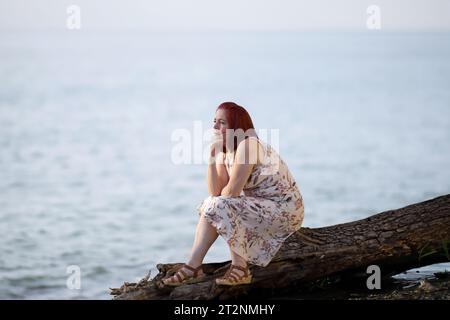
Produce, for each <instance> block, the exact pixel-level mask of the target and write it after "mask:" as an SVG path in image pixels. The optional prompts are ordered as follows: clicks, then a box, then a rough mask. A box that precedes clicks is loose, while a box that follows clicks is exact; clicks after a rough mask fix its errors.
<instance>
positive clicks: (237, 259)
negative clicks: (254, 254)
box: [228, 246, 247, 267]
mask: <svg viewBox="0 0 450 320" xmlns="http://www.w3.org/2000/svg"><path fill="white" fill-rule="evenodd" d="M228 247H229V248H230V254H231V263H232V264H234V265H236V266H241V267H246V266H247V261H245V259H244V258H242V257H241V256H240V255H238V254H237V253H236V252H234V251H233V250H232V249H231V247H230V246H228Z"/></svg>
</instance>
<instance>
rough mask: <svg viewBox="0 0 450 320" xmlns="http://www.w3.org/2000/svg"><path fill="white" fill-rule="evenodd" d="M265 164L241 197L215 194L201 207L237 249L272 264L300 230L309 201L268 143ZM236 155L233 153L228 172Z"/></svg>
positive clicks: (248, 257)
mask: <svg viewBox="0 0 450 320" xmlns="http://www.w3.org/2000/svg"><path fill="white" fill-rule="evenodd" d="M252 139H256V138H253V137H252ZM258 141H259V142H260V143H261V146H262V148H263V151H264V152H263V154H264V156H263V157H262V158H263V160H262V163H260V164H256V165H255V166H254V167H253V171H252V173H251V174H250V177H249V179H248V181H247V182H246V184H245V186H244V189H243V194H241V195H240V196H239V197H225V196H217V197H213V196H209V197H207V198H206V199H205V200H203V202H202V203H201V204H200V205H198V207H197V211H198V214H199V215H201V214H203V215H204V216H205V218H206V219H207V221H209V222H210V223H211V224H212V225H213V226H214V227H215V228H216V229H217V233H218V234H219V235H220V236H222V237H223V238H224V239H225V240H226V242H227V243H228V245H229V246H230V247H231V249H232V250H233V251H234V252H236V253H237V254H238V255H240V256H241V257H243V258H244V259H245V260H246V261H247V262H248V263H251V264H255V265H258V266H262V267H265V266H267V265H268V264H269V263H270V261H271V260H272V258H273V257H274V256H275V254H276V253H277V252H278V250H279V249H280V247H281V245H282V244H283V242H284V240H286V238H288V237H289V236H290V235H291V234H292V233H294V232H295V231H297V230H298V229H300V227H301V224H302V222H303V217H304V207H303V199H302V196H301V193H300V191H299V188H298V185H297V184H296V182H295V180H294V178H293V177H292V175H291V173H290V171H289V169H288V167H287V165H286V163H285V162H284V161H283V160H282V159H281V158H280V156H279V155H278V153H277V152H276V151H275V150H274V149H273V148H272V147H271V146H270V145H269V144H267V143H264V142H262V141H261V140H258ZM233 156H234V154H233V153H229V154H227V157H226V158H225V165H226V168H227V171H228V174H229V175H230V174H231V170H232V166H233V161H234V160H233Z"/></svg>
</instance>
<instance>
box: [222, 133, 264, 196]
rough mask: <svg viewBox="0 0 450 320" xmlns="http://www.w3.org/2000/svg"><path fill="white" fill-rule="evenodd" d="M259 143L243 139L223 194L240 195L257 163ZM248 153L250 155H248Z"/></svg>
mask: <svg viewBox="0 0 450 320" xmlns="http://www.w3.org/2000/svg"><path fill="white" fill-rule="evenodd" d="M257 143H258V142H256V141H254V140H247V139H246V140H244V141H242V142H241V143H240V144H239V146H238V148H237V150H236V158H235V162H234V164H233V169H232V170H231V176H230V179H229V180H228V183H227V185H226V186H225V187H224V188H223V189H222V192H221V195H222V196H227V197H239V196H240V194H241V192H242V190H243V189H244V186H245V184H246V182H247V180H248V178H249V177H250V174H251V173H252V171H253V166H254V165H255V164H256V163H257V159H258V158H257V157H258V154H257V152H255V150H257ZM246 155H248V156H247V157H246Z"/></svg>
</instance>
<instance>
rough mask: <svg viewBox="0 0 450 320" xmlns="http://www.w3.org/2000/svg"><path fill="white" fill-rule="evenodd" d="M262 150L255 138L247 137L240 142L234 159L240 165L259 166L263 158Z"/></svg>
mask: <svg viewBox="0 0 450 320" xmlns="http://www.w3.org/2000/svg"><path fill="white" fill-rule="evenodd" d="M263 152H264V148H263V147H262V144H261V142H260V141H259V139H258V138H256V137H247V138H246V139H244V140H242V141H241V142H240V143H239V145H238V147H237V150H236V159H239V161H240V163H249V164H259V163H261V159H262V157H263Z"/></svg>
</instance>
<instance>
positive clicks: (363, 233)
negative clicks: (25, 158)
mask: <svg viewBox="0 0 450 320" xmlns="http://www.w3.org/2000/svg"><path fill="white" fill-rule="evenodd" d="M449 245H450V194H447V195H443V196H440V197H437V198H434V199H430V200H426V201H423V202H420V203H415V204H412V205H408V206H406V207H403V208H400V209H395V210H389V211H384V212H382V213H378V214H375V215H373V216H370V217H368V218H366V219H362V220H357V221H353V222H349V223H343V224H338V225H333V226H329V227H323V228H301V229H300V230H299V231H297V232H295V233H294V234H292V235H291V236H290V237H289V238H288V239H287V240H286V241H285V243H284V244H283V246H282V247H281V249H280V250H279V251H278V252H277V254H276V256H275V257H274V259H273V260H272V261H271V263H270V264H269V265H268V266H266V267H264V268H263V267H259V266H254V265H250V269H251V272H252V274H253V280H252V283H251V284H249V285H240V286H218V285H216V284H215V281H214V279H215V278H216V277H219V276H221V275H222V274H224V273H225V271H226V270H227V269H228V267H229V264H230V261H226V262H221V263H208V264H204V265H203V270H204V272H205V273H206V274H207V276H206V277H205V278H204V279H202V281H200V282H197V283H192V284H185V285H181V286H178V287H165V288H163V289H160V288H158V286H157V285H156V282H157V281H160V280H161V279H162V278H163V277H165V276H166V275H171V274H173V273H174V272H175V271H176V270H177V268H179V267H180V266H181V265H182V263H170V264H158V265H157V268H158V270H159V274H158V275H156V276H155V277H154V278H153V279H149V278H148V276H147V277H146V278H144V279H142V280H141V281H140V282H139V283H131V284H130V283H124V285H122V287H121V288H119V289H111V295H113V296H115V297H114V299H126V300H128V299H132V300H141V299H193V300H196V299H208V300H209V299H219V300H222V299H233V298H248V299H251V298H253V297H268V296H270V295H271V294H272V293H273V292H276V290H278V289H289V288H294V287H298V286H302V285H304V284H308V283H311V282H314V281H316V280H319V279H324V278H327V277H337V276H339V277H342V276H345V275H349V274H352V275H354V274H364V275H365V277H366V278H367V277H368V276H369V274H366V269H367V267H368V266H369V265H377V266H379V267H380V269H381V274H382V276H389V275H392V274H396V273H400V272H402V271H405V270H408V269H412V268H416V267H419V266H424V265H429V264H434V263H438V262H445V261H449V251H448V250H449V249H448V248H449Z"/></svg>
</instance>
